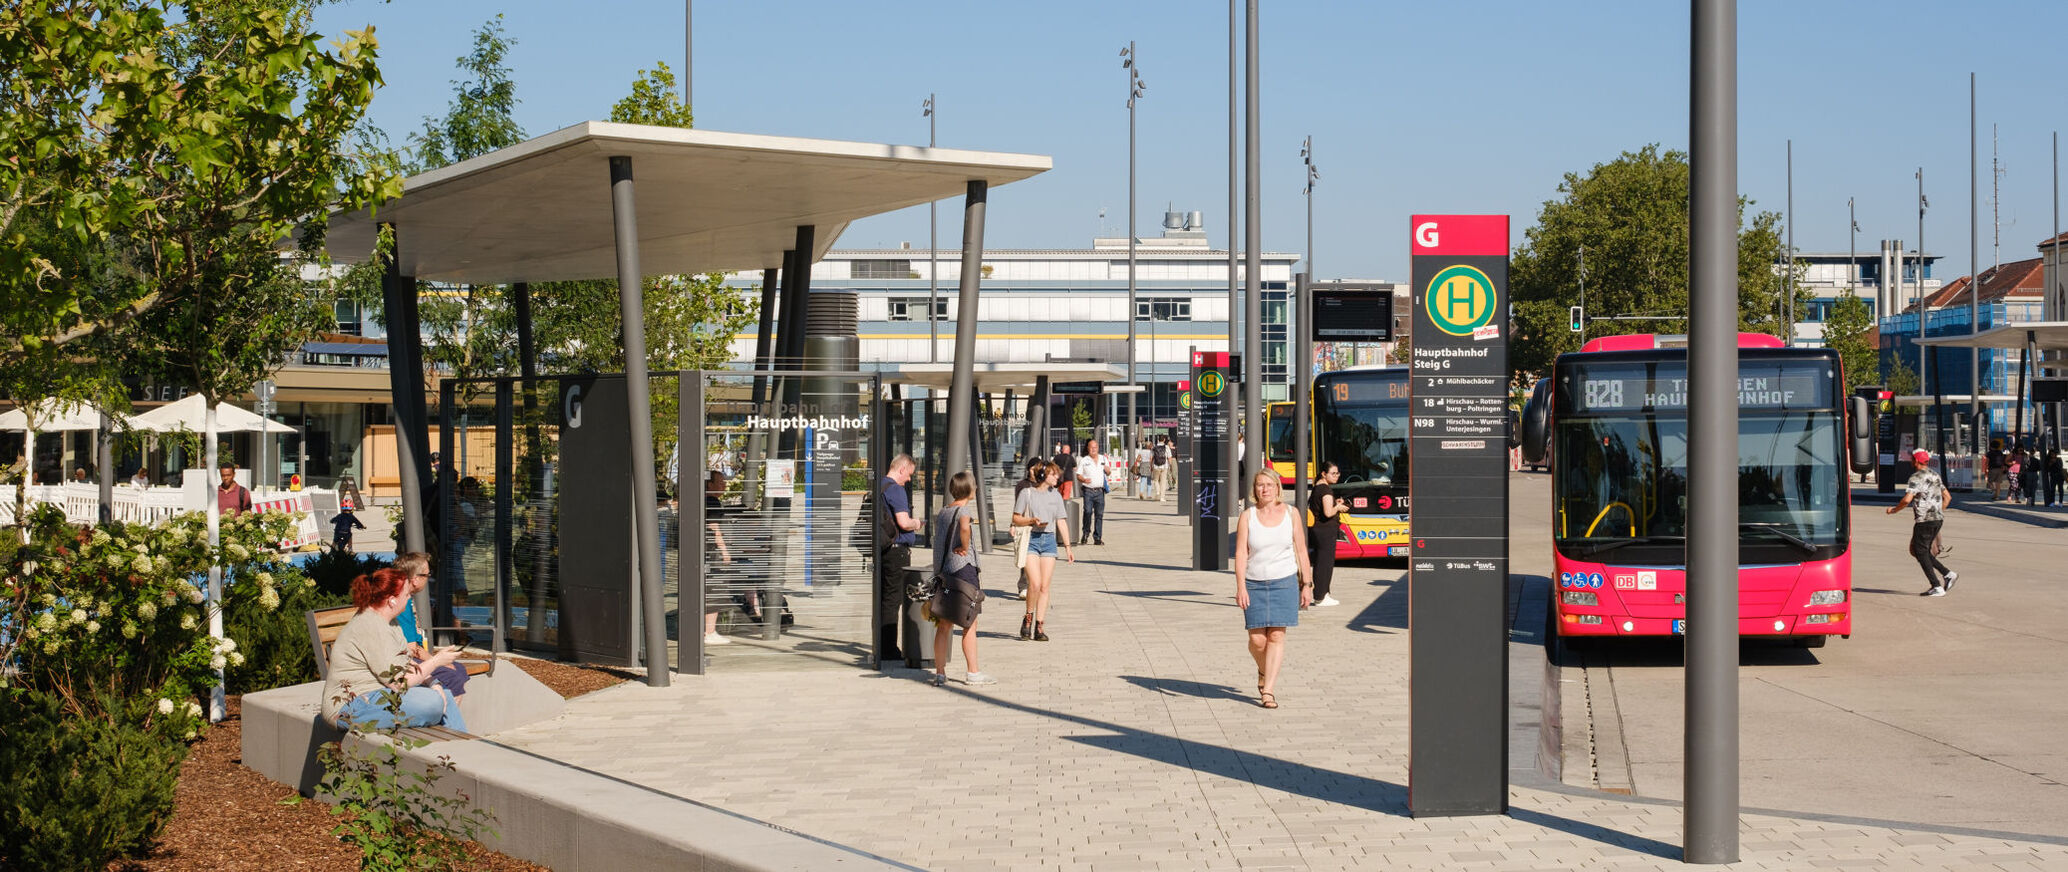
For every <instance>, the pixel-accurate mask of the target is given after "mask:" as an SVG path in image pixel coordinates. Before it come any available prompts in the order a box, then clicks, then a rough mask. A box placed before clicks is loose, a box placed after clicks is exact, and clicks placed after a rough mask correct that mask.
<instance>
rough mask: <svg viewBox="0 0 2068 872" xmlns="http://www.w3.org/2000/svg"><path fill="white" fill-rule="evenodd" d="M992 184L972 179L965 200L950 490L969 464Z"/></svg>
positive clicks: (945, 469)
mask: <svg viewBox="0 0 2068 872" xmlns="http://www.w3.org/2000/svg"><path fill="white" fill-rule="evenodd" d="M988 196H989V186H988V184H987V183H986V182H985V181H984V180H983V179H975V180H972V181H971V182H970V183H969V193H968V195H967V196H965V197H964V198H963V201H962V287H961V288H960V296H959V300H960V302H959V304H958V305H959V306H960V308H959V310H958V314H957V317H956V318H955V373H954V375H953V376H952V377H951V378H950V380H949V383H948V438H947V444H946V446H945V448H946V450H947V455H948V462H947V463H946V464H945V465H943V466H942V467H941V472H942V475H941V482H940V489H941V492H942V493H944V494H945V493H947V480H948V479H949V478H952V477H953V476H954V475H955V473H958V472H961V471H963V470H965V469H969V468H970V457H969V445H970V439H969V434H970V429H971V428H970V418H971V413H972V412H973V411H975V410H976V372H975V369H974V367H975V365H976V359H977V319H976V312H977V291H978V290H979V288H978V282H979V280H980V279H982V278H983V275H984V206H985V201H986V199H987V198H988Z"/></svg>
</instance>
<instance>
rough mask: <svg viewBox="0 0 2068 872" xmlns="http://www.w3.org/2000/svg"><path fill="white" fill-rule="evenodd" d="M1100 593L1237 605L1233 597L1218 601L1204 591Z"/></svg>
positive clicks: (1102, 591)
mask: <svg viewBox="0 0 2068 872" xmlns="http://www.w3.org/2000/svg"><path fill="white" fill-rule="evenodd" d="M1099 593H1103V594H1107V595H1109V596H1133V597H1145V598H1148V599H1160V600H1170V601H1171V602H1180V603H1199V604H1201V605H1209V606H1219V605H1227V606H1232V605H1234V604H1235V600H1234V598H1233V597H1231V596H1228V595H1223V596H1222V597H1221V598H1219V599H1216V598H1215V597H1214V595H1213V594H1210V593H1207V592H1206V591H1203V590H1101V591H1099ZM1200 597H1204V599H1200Z"/></svg>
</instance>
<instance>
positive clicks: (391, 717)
mask: <svg viewBox="0 0 2068 872" xmlns="http://www.w3.org/2000/svg"><path fill="white" fill-rule="evenodd" d="M408 585H409V581H408V579H407V578H406V577H405V576H404V575H403V573H402V572H401V571H398V570H396V569H394V568H389V569H382V570H377V571H375V572H373V573H370V574H367V575H362V576H359V577H358V578H354V579H352V605H353V606H355V607H357V611H355V612H354V613H353V614H352V620H351V622H350V623H347V624H346V625H345V627H344V629H342V630H339V631H338V635H337V640H336V641H334V642H332V643H331V644H330V669H329V670H328V671H327V673H326V674H327V676H328V677H327V678H326V679H325V680H324V683H323V698H322V700H321V703H322V706H323V720H324V721H325V722H327V723H330V724H333V725H335V726H337V727H339V728H343V729H350V728H351V727H352V726H353V725H355V724H365V725H367V726H370V727H374V728H376V729H393V728H394V727H396V726H398V725H399V726H411V727H422V726H434V725H438V724H444V725H445V726H447V727H450V728H452V729H454V730H456V731H459V732H462V733H464V732H466V731H467V721H466V718H465V717H464V716H462V715H461V714H460V707H459V700H458V699H457V698H455V697H454V696H453V695H452V694H451V693H450V692H448V691H446V690H443V689H440V688H439V686H438V685H437V683H436V682H435V681H434V679H433V676H434V675H436V674H437V670H438V668H439V667H442V666H450V665H452V663H453V661H454V660H457V659H458V658H459V648H458V647H456V646H455V647H450V648H441V649H439V650H437V651H435V652H429V654H430V656H429V657H426V658H423V659H416V658H413V657H412V656H410V655H408V654H405V653H404V652H406V651H410V650H411V649H412V648H413V646H411V645H410V644H409V643H408V642H407V641H406V640H405V639H404V638H403V634H402V630H401V629H400V628H399V627H398V626H397V625H396V622H395V619H396V616H397V615H399V614H400V613H401V611H402V608H403V605H404V604H405V603H407V602H408V601H409V596H408V591H407V588H408Z"/></svg>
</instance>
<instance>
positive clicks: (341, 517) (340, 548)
mask: <svg viewBox="0 0 2068 872" xmlns="http://www.w3.org/2000/svg"><path fill="white" fill-rule="evenodd" d="M330 527H331V536H330V550H332V551H336V552H338V553H339V554H350V553H352V530H353V529H355V528H356V529H360V530H364V529H366V523H365V522H364V521H361V520H359V515H358V514H357V513H356V512H354V511H353V507H352V501H351V500H346V501H344V503H343V504H342V505H339V506H338V510H337V517H334V518H331V519H330Z"/></svg>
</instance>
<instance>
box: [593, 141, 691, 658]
mask: <svg viewBox="0 0 2068 872" xmlns="http://www.w3.org/2000/svg"><path fill="white" fill-rule="evenodd" d="M610 212H611V226H612V228H613V229H614V231H615V235H616V237H617V239H616V241H617V262H618V263H617V266H618V307H619V311H620V314H621V317H622V318H623V324H624V333H625V405H626V406H627V407H628V409H627V411H628V414H629V416H630V417H631V419H632V420H631V421H630V422H629V423H630V424H631V426H630V427H628V428H626V429H628V430H630V431H631V439H630V442H631V444H630V445H629V446H628V447H629V448H630V450H631V452H632V457H631V460H632V534H633V538H632V541H633V542H634V543H636V544H637V546H638V556H637V560H638V564H637V565H638V567H639V573H638V575H639V593H640V609H639V613H640V616H641V617H642V619H643V620H644V621H645V628H644V629H645V630H646V655H645V657H644V658H643V661H644V662H645V663H646V683H647V685H648V686H650V687H667V686H668V679H669V673H670V672H672V671H673V669H672V666H671V665H670V664H669V663H668V616H667V612H666V611H665V610H664V609H663V608H662V605H661V583H662V579H661V542H660V529H661V520H660V513H659V512H658V511H657V510H656V506H655V503H654V482H653V477H654V472H653V400H652V397H651V396H650V393H651V391H652V385H651V384H650V383H649V381H648V378H647V374H646V308H645V305H644V302H643V300H644V296H645V295H644V289H645V276H644V275H643V274H642V273H641V272H640V270H639V218H638V213H637V210H636V209H635V208H634V207H633V200H632V159H631V158H630V157H626V156H622V155H619V156H613V157H612V158H611V159H610ZM684 626H685V627H688V625H687V624H685V625H684ZM702 627H703V622H702V616H701V615H699V616H698V620H697V621H696V626H695V629H697V630H701V629H702ZM684 632H690V630H688V629H685V630H684Z"/></svg>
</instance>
